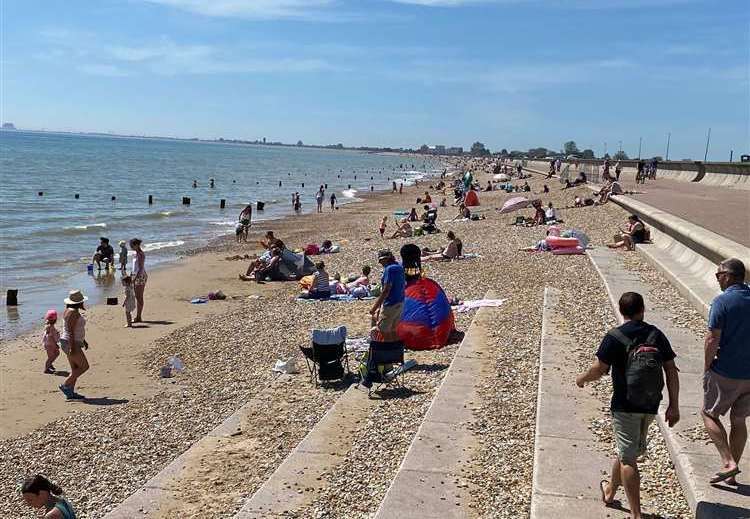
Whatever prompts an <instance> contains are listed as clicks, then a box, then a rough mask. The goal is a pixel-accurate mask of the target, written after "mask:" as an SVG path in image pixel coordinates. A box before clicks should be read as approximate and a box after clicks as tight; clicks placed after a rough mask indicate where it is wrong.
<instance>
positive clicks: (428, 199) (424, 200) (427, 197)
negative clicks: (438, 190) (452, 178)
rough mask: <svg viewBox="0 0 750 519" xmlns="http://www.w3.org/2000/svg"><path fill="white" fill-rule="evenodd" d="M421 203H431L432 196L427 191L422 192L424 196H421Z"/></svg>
mask: <svg viewBox="0 0 750 519" xmlns="http://www.w3.org/2000/svg"><path fill="white" fill-rule="evenodd" d="M422 203H424V204H431V203H432V197H431V196H430V193H429V192H428V191H425V192H424V198H422Z"/></svg>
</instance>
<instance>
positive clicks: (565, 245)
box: [544, 236, 580, 251]
mask: <svg viewBox="0 0 750 519" xmlns="http://www.w3.org/2000/svg"><path fill="white" fill-rule="evenodd" d="M544 241H546V242H547V245H548V246H549V248H550V249H552V250H553V251H555V250H556V249H570V248H576V247H579V246H580V243H578V238H563V237H561V236H547V237H546V238H545V239H544Z"/></svg>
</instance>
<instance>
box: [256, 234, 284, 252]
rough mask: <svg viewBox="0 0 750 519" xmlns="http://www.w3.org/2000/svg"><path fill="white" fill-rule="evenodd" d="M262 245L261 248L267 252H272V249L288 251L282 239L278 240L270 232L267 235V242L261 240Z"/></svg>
mask: <svg viewBox="0 0 750 519" xmlns="http://www.w3.org/2000/svg"><path fill="white" fill-rule="evenodd" d="M260 244H261V246H262V247H263V248H264V249H267V250H271V249H274V248H278V249H281V250H284V249H286V246H285V245H284V242H283V241H281V240H280V239H278V238H276V237H275V236H274V235H273V231H268V232H267V233H266V239H265V240H260Z"/></svg>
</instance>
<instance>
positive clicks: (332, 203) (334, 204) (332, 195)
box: [331, 193, 336, 211]
mask: <svg viewBox="0 0 750 519" xmlns="http://www.w3.org/2000/svg"><path fill="white" fill-rule="evenodd" d="M335 209H336V193H331V211H333V210H335Z"/></svg>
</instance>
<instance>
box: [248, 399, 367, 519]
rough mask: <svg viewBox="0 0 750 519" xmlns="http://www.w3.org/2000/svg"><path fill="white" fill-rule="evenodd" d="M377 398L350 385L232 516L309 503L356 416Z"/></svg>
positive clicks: (272, 513) (286, 511)
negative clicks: (372, 397)
mask: <svg viewBox="0 0 750 519" xmlns="http://www.w3.org/2000/svg"><path fill="white" fill-rule="evenodd" d="M377 402H378V401H377V400H374V399H369V398H368V397H367V393H366V392H364V391H360V390H359V389H357V388H355V387H354V386H350V387H349V389H347V390H346V392H345V393H344V394H343V395H342V396H341V397H340V398H339V399H338V400H337V401H336V403H335V404H334V406H333V407H332V408H331V409H330V410H329V411H328V413H326V415H325V416H324V417H323V418H322V419H321V420H320V421H319V422H318V423H317V424H316V425H315V427H313V428H312V429H311V430H310V432H309V433H308V434H307V436H306V437H305V439H304V440H302V441H301V442H300V443H299V445H297V447H296V448H295V449H294V450H293V451H292V452H291V453H290V454H289V456H287V458H286V459H285V460H284V461H283V463H282V464H281V465H279V467H278V468H277V469H276V471H275V472H274V473H273V474H272V475H271V477H270V478H268V480H266V482H265V483H264V484H263V485H262V486H261V487H260V488H259V489H258V490H257V491H256V492H255V493H254V494H253V495H252V496H251V497H250V499H248V500H247V501H246V502H245V505H244V506H243V507H242V509H241V510H240V511H239V512H238V513H237V514H236V515H235V516H234V517H235V518H236V519H251V518H252V519H254V518H262V517H290V516H293V515H294V514H295V513H296V512H297V511H299V510H302V509H303V508H305V507H306V506H308V505H309V504H310V503H312V502H313V501H314V499H315V498H316V497H317V496H318V494H319V493H320V492H321V490H322V489H323V488H324V487H325V485H326V481H325V478H324V477H323V476H324V475H325V474H326V473H328V472H330V471H331V469H333V467H335V466H336V465H338V464H339V463H341V462H342V461H343V459H344V457H345V456H346V453H347V452H348V451H349V449H350V447H351V445H350V443H351V442H350V437H351V436H352V434H353V433H354V431H355V430H356V428H357V427H358V417H361V416H363V415H365V414H366V413H367V409H369V408H370V407H374V406H375V405H376V404H377Z"/></svg>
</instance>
